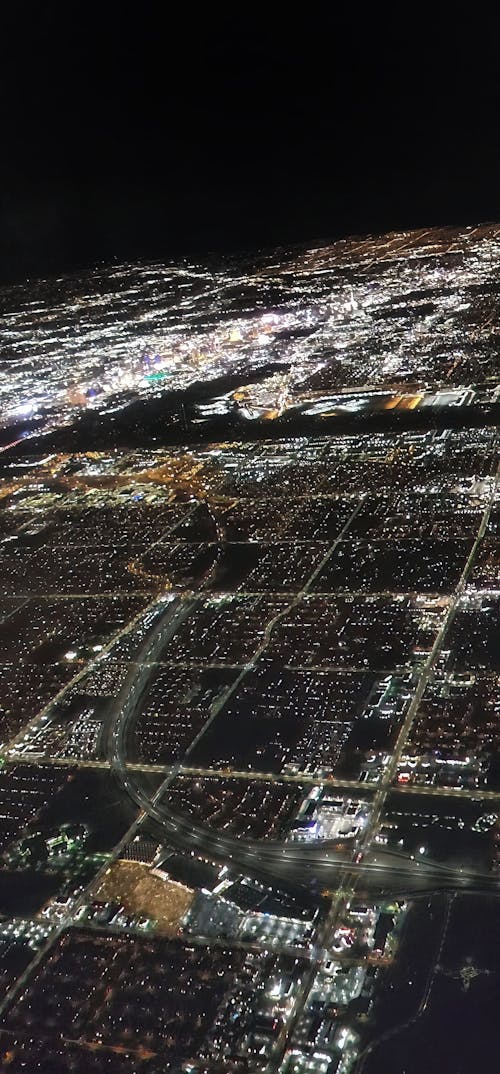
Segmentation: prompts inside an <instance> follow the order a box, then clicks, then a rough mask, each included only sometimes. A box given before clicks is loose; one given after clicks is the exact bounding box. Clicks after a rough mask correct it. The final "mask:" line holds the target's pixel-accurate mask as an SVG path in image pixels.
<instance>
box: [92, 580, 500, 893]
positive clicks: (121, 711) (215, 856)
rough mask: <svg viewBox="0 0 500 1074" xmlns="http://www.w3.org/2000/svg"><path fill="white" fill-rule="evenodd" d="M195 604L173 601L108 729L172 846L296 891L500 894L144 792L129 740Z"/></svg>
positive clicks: (111, 747) (485, 885)
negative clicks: (218, 822) (241, 833)
mask: <svg viewBox="0 0 500 1074" xmlns="http://www.w3.org/2000/svg"><path fill="white" fill-rule="evenodd" d="M194 604H195V599H194V598H193V600H192V601H186V600H183V601H179V602H177V601H172V602H170V603H169V604H168V605H167V607H166V609H165V611H164V613H163V615H162V616H160V617H159V618H158V620H157V621H156V623H155V624H154V626H153V627H152V629H151V631H150V633H149V634H148V635H147V637H146V638H145V640H144V642H143V644H142V646H141V647H140V649H139V651H138V653H137V658H136V661H135V662H134V664H133V665H131V667H130V670H129V673H128V675H127V678H126V680H125V682H124V684H123V687H122V689H121V691H120V693H119V695H118V696H117V698H116V701H115V704H114V707H113V711H112V714H111V717H110V722H109V725H108V731H107V743H106V752H107V756H108V759H109V762H110V764H111V768H112V770H113V772H114V773H115V776H116V778H117V779H118V781H119V783H120V784H121V786H122V787H123V789H124V791H125V792H126V794H127V795H128V796H129V797H130V799H131V800H132V801H133V802H134V803H135V804H136V805H137V806H138V807H139V808H140V809H141V810H143V811H144V813H145V814H147V815H148V816H149V817H150V818H151V819H152V820H153V821H154V822H155V823H156V824H157V825H158V826H159V827H160V828H161V831H162V834H163V836H164V838H165V840H166V842H168V843H170V844H172V845H174V846H176V847H179V848H181V849H184V850H188V851H194V852H195V853H197V854H200V855H201V856H203V857H205V858H208V859H209V860H212V861H216V862H220V863H221V864H224V865H232V866H233V867H234V868H235V869H236V870H238V871H240V872H241V873H243V874H244V875H246V876H251V877H255V878H256V879H258V880H261V881H265V882H268V883H274V884H276V883H278V884H281V885H282V886H284V887H286V888H291V889H292V890H293V889H295V890H296V889H297V888H300V889H306V890H308V891H311V890H313V891H321V890H322V889H324V888H332V887H336V886H338V885H339V884H340V883H341V882H342V880H343V879H344V880H345V879H347V878H349V881H350V882H352V881H354V880H355V881H356V887H357V890H358V893H362V892H363V891H366V892H370V893H379V894H387V895H394V894H396V893H397V894H409V893H410V892H415V893H418V894H422V893H424V892H425V891H456V890H463V891H478V890H480V891H491V892H495V893H497V892H498V889H499V880H498V879H497V877H496V876H494V875H492V874H478V873H476V872H471V871H467V870H461V869H457V868H455V867H451V866H444V865H440V864H439V863H436V862H431V861H429V860H428V859H427V860H426V861H422V860H418V861H412V860H410V859H409V858H405V857H403V856H401V855H397V854H394V853H392V852H387V851H384V850H383V849H382V850H381V849H380V848H377V850H376V853H375V854H371V853H370V852H369V851H368V850H367V853H366V854H365V856H364V858H363V860H362V861H360V862H359V863H357V864H356V863H355V862H353V861H352V859H351V858H350V857H345V856H343V857H342V856H340V855H339V854H338V853H335V851H334V846H333V843H328V842H326V841H324V840H322V841H316V842H312V843H300V842H297V843H293V842H289V843H283V842H273V841H271V840H263V841H258V842H257V841H254V840H251V839H243V838H237V837H233V836H230V835H227V834H225V833H222V832H218V831H216V830H215V829H213V828H210V827H209V826H208V825H204V824H202V823H200V822H199V821H196V820H195V819H194V818H193V817H191V816H189V815H187V814H181V813H178V812H176V811H175V810H173V809H171V807H170V806H169V805H168V803H167V802H165V801H164V800H161V796H160V795H159V794H156V795H155V799H154V800H152V798H151V797H150V795H149V794H148V793H147V792H146V791H145V790H144V789H143V788H142V787H141V784H140V782H139V772H138V771H137V769H136V768H135V767H134V766H133V765H128V764H127V757H126V750H127V739H128V735H129V732H130V729H131V727H132V726H133V723H134V721H135V719H136V717H137V714H138V712H139V711H140V706H141V704H142V703H143V701H144V699H145V696H146V694H147V692H148V689H149V686H150V681H151V678H152V675H153V674H154V671H155V661H156V660H157V659H158V656H159V655H160V653H161V650H162V648H163V646H164V645H165V644H166V643H167V642H168V641H169V639H170V638H171V637H172V636H173V634H174V633H175V631H176V630H177V629H178V627H179V626H180V624H181V622H183V621H184V619H185V618H186V617H187V616H188V615H189V614H190V612H191V611H192V608H193V605H194ZM179 770H180V765H177V766H174V767H173V768H171V769H170V771H169V773H168V775H167V778H166V780H165V784H164V786H166V785H168V783H169V782H171V781H172V780H173V779H174V778H175V776H176V775H177V773H178V771H179ZM159 799H160V800H159Z"/></svg>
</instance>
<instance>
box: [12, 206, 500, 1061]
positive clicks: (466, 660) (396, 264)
mask: <svg viewBox="0 0 500 1074" xmlns="http://www.w3.org/2000/svg"><path fill="white" fill-rule="evenodd" d="M499 234H500V232H499V230H498V228H495V227H483V228H469V229H466V230H462V231H460V232H457V231H455V230H453V229H447V230H446V229H444V230H440V231H426V232H424V231H421V232H415V233H408V234H400V235H391V236H388V237H384V238H381V239H369V240H359V241H354V240H352V241H349V242H344V243H339V244H336V246H335V247H332V248H327V249H323V250H318V251H309V252H308V253H305V254H304V253H299V252H296V251H295V252H294V251H288V252H283V254H282V255H273V257H269V258H267V259H264V260H262V261H261V263H260V264H259V266H258V267H256V265H255V264H250V263H249V264H248V265H241V264H240V265H236V264H232V263H228V264H226V265H225V266H223V267H222V268H221V267H220V266H218V267H216V268H210V269H209V268H205V269H201V268H200V267H195V266H190V265H182V266H178V265H177V266H167V267H165V266H150V267H144V266H143V267H128V266H124V267H121V268H114V269H112V270H99V272H96V273H95V274H94V275H91V276H89V277H88V278H86V279H85V280H84V281H82V280H81V279H76V278H75V279H72V280H68V279H64V280H58V281H52V282H51V283H43V282H42V283H40V284H37V285H35V286H34V287H30V289H29V291H27V290H26V289H23V288H18V289H15V290H13V289H10V290H8V291H5V292H4V293H3V295H2V297H1V302H2V303H3V305H4V309H5V311H6V315H5V317H4V338H5V340H6V344H5V346H6V351H5V357H6V365H7V362H8V367H9V377H8V378H7V377H5V378H3V385H4V386H3V388H2V393H3V394H2V413H3V423H4V432H5V433H6V441H5V442H6V443H7V442H8V441H9V437H10V432H9V428H10V426H12V439H13V440H16V439H17V438H18V434H19V428H20V426H21V425H22V422H23V421H28V422H30V421H33V422H35V424H33V425H32V426H30V427H29V431H30V432H33V431H36V428H44V429H54V428H56V427H58V426H59V427H61V426H62V425H64V424H65V423H68V424H69V423H70V422H72V421H73V420H74V418H75V416H76V415H77V413H78V412H79V411H82V410H83V409H85V410H87V411H88V410H89V408H90V409H92V408H93V409H94V410H95V412H96V415H97V416H98V417H99V419H100V420H101V421H102V423H103V428H104V427H105V426H106V423H107V422H109V421H110V420H112V417H113V412H114V410H115V407H116V408H118V409H119V410H125V409H126V407H127V406H128V405H129V404H130V403H131V402H133V400H134V399H137V398H138V397H143V398H144V400H146V401H147V399H148V398H151V399H152V398H153V397H154V396H155V393H156V394H157V393H159V392H164V391H168V390H169V389H170V388H175V389H178V388H183V389H187V388H188V387H190V386H191V385H193V384H194V383H195V382H198V381H203V382H204V383H206V382H208V381H210V380H212V379H213V380H214V381H215V380H216V378H227V377H231V378H235V379H233V380H232V382H231V386H230V388H229V389H228V391H227V392H223V393H222V394H219V395H217V393H216V392H215V390H214V394H213V397H210V398H208V396H207V397H206V399H205V402H197V403H196V404H195V406H194V409H193V412H192V414H191V418H192V416H193V413H195V412H196V413H197V414H198V417H199V418H200V419H201V420H205V419H207V420H208V418H209V417H210V413H212V412H213V413H219V414H224V413H227V412H229V411H230V409H231V407H234V406H235V405H237V406H238V408H239V410H240V411H241V413H242V416H243V418H246V419H250V418H252V417H263V416H265V417H268V418H269V419H272V418H274V417H279V416H280V415H282V414H283V413H285V412H290V414H292V412H293V409H294V408H296V409H297V411H299V410H300V409H301V408H302V410H304V408H306V409H308V410H310V411H311V412H312V411H316V413H318V414H319V413H325V414H330V413H331V412H332V409H333V412H337V410H338V408H339V407H340V408H341V409H342V407H345V408H347V409H349V408H351V410H355V409H358V410H362V409H363V408H364V407H365V405H366V407H367V408H368V409H370V408H371V409H372V410H373V409H374V408H377V407H380V408H381V409H384V408H389V409H391V410H392V409H398V408H401V409H405V408H409V409H411V408H415V409H418V408H424V407H425V406H427V405H428V404H429V405H431V404H432V405H436V404H437V403H443V402H447V403H448V404H450V403H453V404H455V403H456V404H457V405H461V407H462V411H461V412H462V413H463V415H464V419H463V423H462V427H461V428H456V427H453V428H450V427H447V426H446V423H444V424H441V425H440V427H439V428H436V429H433V428H422V429H420V430H418V429H414V430H413V431H411V430H407V431H403V430H401V431H399V432H398V431H394V429H393V431H391V432H376V431H373V432H368V431H366V430H365V431H364V430H363V423H362V421H361V422H360V424H359V428H358V429H357V431H354V432H351V433H349V434H348V435H346V434H344V435H340V433H339V434H335V433H331V435H328V436H326V435H325V436H321V435H310V436H300V437H294V436H293V435H292V433H291V435H290V436H288V437H287V438H285V437H282V438H281V439H279V440H274V441H266V440H259V439H257V438H256V439H254V440H252V441H249V442H248V443H241V442H236V441H232V440H229V439H228V440H227V441H225V442H211V441H210V440H209V439H207V440H206V441H202V442H200V443H199V444H198V445H197V446H193V445H189V444H186V445H184V446H179V447H164V446H163V447H162V446H161V444H158V443H156V442H153V443H151V444H150V445H149V446H144V447H139V446H138V445H137V444H135V445H132V446H130V447H129V448H125V447H123V448H121V449H113V450H111V449H110V450H109V451H102V450H101V451H99V450H98V448H99V445H98V444H89V445H88V450H86V451H78V452H73V451H72V450H71V445H70V443H69V444H68V445H67V449H63V448H62V447H61V450H57V451H55V450H48V451H47V452H39V451H36V452H35V453H33V454H31V455H30V454H29V453H27V451H26V438H24V437H22V436H21V439H22V440H23V445H22V446H23V448H24V450H23V453H22V454H21V453H16V451H15V450H8V451H6V452H5V453H4V454H3V456H2V467H1V475H0V477H1V484H0V543H1V549H0V576H1V589H2V597H1V599H0V664H1V675H2V683H3V689H2V692H1V698H0V744H1V747H0V855H1V862H0V868H1V873H0V881H1V883H0V1057H1V1058H0V1066H1V1067H2V1069H5V1070H9V1072H10V1071H12V1072H13V1074H17V1072H18V1071H19V1072H20V1071H24V1070H34V1071H35V1070H40V1071H45V1070H52V1069H53V1070H54V1071H55V1070H57V1071H59V1070H61V1071H64V1072H66V1071H68V1072H69V1071H72V1072H75V1071H76V1072H84V1071H85V1074H86V1072H88V1071H90V1072H93V1071H96V1072H97V1071H100V1070H103V1069H105V1070H106V1071H109V1072H111V1074H114V1072H115V1071H116V1072H118V1074H129V1072H130V1074H131V1072H132V1071H133V1072H134V1074H135V1072H136V1071H139V1072H141V1074H160V1071H161V1072H164V1071H172V1072H175V1074H177V1072H183V1074H185V1072H190V1071H192V1072H193V1074H195V1072H196V1074H221V1072H222V1071H224V1072H226V1071H234V1072H236V1074H239V1072H243V1071H249V1070H251V1071H255V1072H261V1074H267V1072H271V1071H273V1072H279V1074H292V1072H297V1074H358V1072H359V1074H380V1072H381V1071H382V1070H383V1071H384V1074H386V1072H387V1071H389V1069H390V1067H389V1066H388V1062H389V1059H390V1056H391V1051H390V1049H391V1048H395V1047H396V1045H395V1042H396V1041H397V1040H398V1036H399V1034H400V1035H401V1047H402V1048H403V1049H405V1048H406V1043H405V1042H406V1041H411V1042H412V1055H413V1054H414V1056H415V1063H417V1062H421V1060H420V1059H419V1056H420V1054H421V1053H420V1052H419V1051H418V1049H419V1047H422V1048H423V1047H424V1044H422V1041H423V1042H424V1043H425V1041H426V1040H427V1039H428V1035H429V1034H430V1033H431V1029H429V1028H428V1024H429V1021H428V1020H432V1019H434V1020H439V1018H440V1017H443V1006H442V1003H443V1001H442V988H446V989H448V991H447V992H446V997H445V1001H446V1003H447V1004H448V1006H450V1005H451V1007H452V1008H453V1004H455V1006H456V1009H457V1010H458V1007H459V1002H461V1003H462V1007H460V1010H461V1011H462V1020H463V1021H464V1024H466V1023H467V1017H468V1014H467V1012H468V1010H469V1008H468V1007H467V1003H468V1002H469V999H470V1002H472V1001H473V999H474V997H476V998H475V999H474V1003H476V1002H478V1003H479V1004H480V1005H482V1006H484V1007H485V1009H486V1010H488V1011H489V1010H490V1006H491V1004H493V1003H496V1001H497V999H498V998H500V997H498V982H496V979H495V973H496V970H495V965H494V953H493V950H494V946H495V943H496V941H497V939H498V940H500V927H499V925H498V922H497V916H498V915H497V914H496V913H495V906H496V903H495V899H496V896H497V895H498V884H499V883H500V874H499V869H500V808H499V807H500V765H499V760H498V758H499V756H500V751H499V745H500V736H499V730H498V718H499V711H500V695H499V679H500V646H499V637H500V585H499V566H498V563H499V557H498V552H497V546H498V541H499V540H500V537H499V526H498V518H499V510H500V509H499V499H498V489H497V465H498V459H497V443H496V433H495V430H494V429H493V428H491V427H489V426H488V425H485V426H484V427H481V426H480V427H469V426H468V423H467V420H466V417H465V415H466V412H467V405H468V404H469V403H471V402H473V401H474V400H476V401H480V402H485V401H486V402H488V401H490V402H491V401H494V400H495V398H496V396H495V392H496V388H497V384H496V380H495V378H496V372H497V358H496V335H495V333H496V323H497V318H496V311H497V304H498V303H497V299H496V293H497V284H496V281H495V276H496V273H497V271H498V262H499V259H500V239H499V237H498V236H499ZM276 366H279V369H277V368H275V367H276ZM247 376H251V380H250V381H248V382H247V379H246V378H247ZM238 378H240V381H241V383H240V388H235V386H234V385H235V382H236V380H237V379H238ZM248 385H249V386H248ZM377 393H378V394H377ZM236 396H238V398H236ZM376 398H378V400H379V401H378V402H377V401H376ZM367 399H369V400H370V401H369V403H366V400H367ZM339 400H340V403H339ZM196 408H198V409H197V410H196ZM38 418H40V422H38ZM193 420H194V418H193ZM36 422H38V424H36ZM35 426H36V427H35ZM291 430H293V426H292V427H291ZM472 934H474V935H475V936H477V937H482V939H481V943H482V946H481V947H479V948H478V947H474V946H473V944H472V940H471V939H470V937H471V936H472ZM478 943H479V940H478ZM478 950H479V953H477V952H478ZM443 982H444V983H443ZM453 990H455V991H453ZM474 990H476V991H474ZM457 997H459V999H457ZM471 997H472V998H471ZM488 997H490V998H488ZM488 1004H490V1006H488ZM453 1009H455V1008H453ZM475 1009H476V1008H475ZM415 1012H416V1013H415ZM426 1019H428V1020H426ZM433 1024H434V1023H433ZM492 1024H493V1025H494V1019H493V1022H492ZM481 1026H482V1030H481V1031H482V1032H483V1033H484V1032H487V1031H488V1027H487V1026H486V1027H485V1021H484V1019H483V1021H482V1022H481ZM415 1027H416V1028H415ZM417 1030H418V1032H419V1033H420V1036H419V1037H418V1039H417V1036H416V1033H417ZM435 1031H436V1030H435V1029H434V1032H435ZM489 1031H490V1032H491V1027H490V1030H489ZM419 1040H420V1042H421V1043H420V1044H419ZM443 1046H444V1045H443ZM396 1054H397V1055H399V1054H403V1053H399V1052H398V1053H396ZM405 1054H406V1052H405ZM422 1054H424V1053H422ZM396 1061H397V1060H396ZM412 1062H413V1059H412ZM414 1069H415V1070H416V1069H417V1068H413V1067H412V1068H411V1074H413V1070H414ZM421 1069H425V1063H423V1061H422V1062H421Z"/></svg>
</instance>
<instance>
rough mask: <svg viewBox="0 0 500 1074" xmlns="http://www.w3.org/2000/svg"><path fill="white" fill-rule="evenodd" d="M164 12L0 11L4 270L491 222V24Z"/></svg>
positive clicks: (494, 194)
mask: <svg viewBox="0 0 500 1074" xmlns="http://www.w3.org/2000/svg"><path fill="white" fill-rule="evenodd" d="M335 7H336V5H335ZM161 10H162V14H161V16H160V8H159V7H158V6H157V5H152V4H148V3H146V4H140V5H138V4H136V5H118V4H114V3H111V4H102V5H100V6H99V5H96V4H95V5H92V4H90V5H88V4H83V3H74V4H72V5H61V4H56V3H47V4H45V5H40V6H38V7H37V8H35V7H34V6H32V5H30V4H28V3H20V4H18V5H17V6H16V8H15V11H14V9H12V11H10V12H9V11H7V12H6V13H5V14H4V15H3V16H2V26H1V45H0V113H1V138H2V153H1V158H2V167H1V174H0V210H1V216H0V278H1V279H2V280H3V281H9V280H14V279H18V278H22V277H23V276H24V275H34V274H40V273H44V272H54V271H55V272H57V271H61V270H63V269H73V268H77V267H79V266H80V265H85V264H92V263H94V262H96V261H98V260H102V259H104V260H110V259H111V258H113V257H116V258H119V259H124V258H136V257H146V258H147V257H166V258H167V257H170V256H173V257H177V256H182V255H183V254H186V255H193V256H196V255H203V254H206V253H209V252H211V251H215V252H218V251H230V252H234V251H239V250H243V249H246V248H255V247H268V246H272V245H274V244H276V243H293V242H308V241H310V242H316V241H328V240H330V239H335V238H338V237H341V236H343V235H346V234H352V233H365V232H367V231H383V230H386V229H390V228H393V227H395V228H399V227H411V226H419V225H424V224H446V223H467V222H477V221H479V220H495V219H497V220H498V219H500V142H499V139H498V136H497V127H498V113H499V104H500V101H499V97H500V93H499V74H498V70H499V66H498V59H497V56H496V48H497V45H496V42H497V28H496V26H493V25H489V24H488V23H487V22H481V23H479V20H478V23H477V25H471V23H470V21H469V20H468V19H467V20H466V19H465V18H462V19H461V18H460V17H458V16H456V15H455V16H454V18H453V20H452V21H450V22H449V23H444V22H443V21H442V22H441V23H439V24H438V23H437V22H436V18H435V17H434V18H429V19H428V20H427V21H425V22H424V20H423V17H422V14H421V12H420V9H417V8H416V7H414V8H411V7H408V8H406V9H405V18H406V20H407V21H406V24H405V25H403V24H402V22H401V21H400V18H401V11H402V9H401V8H398V9H394V12H393V14H392V15H390V14H389V13H387V12H385V13H384V12H383V11H381V10H380V9H377V10H376V11H372V14H371V16H370V17H369V19H368V21H367V18H366V15H365V13H364V10H363V8H362V7H361V6H358V5H356V6H353V7H351V9H350V14H349V15H346V14H345V12H341V13H340V14H338V13H336V12H333V13H330V14H324V13H322V12H321V10H320V8H318V7H316V6H314V7H313V9H312V11H311V14H308V15H306V14H305V12H304V11H302V12H301V14H300V17H298V16H293V15H292V14H291V11H292V9H291V8H290V11H289V13H288V14H287V13H286V12H285V11H282V12H281V13H280V15H279V16H278V15H272V14H269V13H268V11H266V7H265V6H264V5H262V6H258V7H245V8H243V9H241V8H238V9H236V8H235V9H234V10H233V13H232V14H229V15H227V16H225V17H224V16H223V15H221V14H219V13H218V12H217V11H216V10H215V9H212V8H208V9H207V8H205V9H204V13H203V14H202V15H201V16H200V15H199V14H198V13H197V12H196V11H195V9H194V7H193V6H191V5H189V7H188V9H186V10H183V11H181V10H180V9H179V10H174V9H173V8H172V9H171V8H170V7H169V8H168V9H167V8H166V7H165V8H164V9H161ZM167 11H168V17H167ZM397 12H399V13H400V14H399V15H397Z"/></svg>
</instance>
